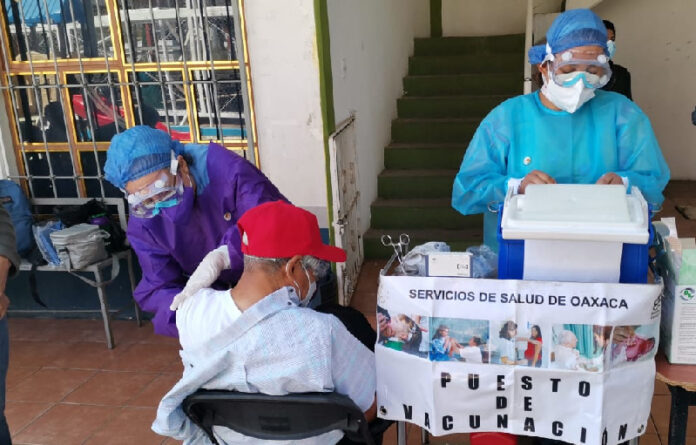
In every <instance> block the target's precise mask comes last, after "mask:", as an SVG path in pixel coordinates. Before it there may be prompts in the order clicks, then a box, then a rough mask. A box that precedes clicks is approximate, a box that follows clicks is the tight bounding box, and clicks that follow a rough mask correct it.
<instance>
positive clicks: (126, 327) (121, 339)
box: [111, 320, 176, 344]
mask: <svg viewBox="0 0 696 445" xmlns="http://www.w3.org/2000/svg"><path fill="white" fill-rule="evenodd" d="M111 329H112V331H113V333H114V341H116V342H117V343H121V344H130V343H139V342H153V343H156V342H158V340H153V337H164V336H162V335H157V334H155V332H154V330H153V328H152V323H151V322H150V321H148V320H143V324H142V326H140V327H138V324H137V323H136V322H135V320H116V322H114V323H112V325H111ZM164 339H165V341H167V340H169V339H170V337H164ZM174 341H175V342H176V340H174Z"/></svg>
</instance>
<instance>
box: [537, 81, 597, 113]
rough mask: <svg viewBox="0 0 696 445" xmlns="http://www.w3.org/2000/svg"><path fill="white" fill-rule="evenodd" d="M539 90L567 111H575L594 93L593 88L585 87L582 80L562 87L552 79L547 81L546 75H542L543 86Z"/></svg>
mask: <svg viewBox="0 0 696 445" xmlns="http://www.w3.org/2000/svg"><path fill="white" fill-rule="evenodd" d="M541 92H542V93H544V96H546V98H547V99H548V100H550V101H551V103H552V104H554V105H555V106H557V107H558V108H560V109H561V110H564V111H567V112H568V113H575V111H576V110H577V109H578V108H580V107H581V106H582V105H583V104H584V103H585V102H587V101H588V100H590V99H592V98H593V97H594V94H595V93H594V88H587V87H586V86H585V83H584V82H575V83H574V84H573V85H571V86H569V87H562V86H559V85H558V84H557V83H556V82H554V81H549V80H548V79H547V78H546V77H544V86H543V87H541Z"/></svg>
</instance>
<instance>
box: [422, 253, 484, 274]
mask: <svg viewBox="0 0 696 445" xmlns="http://www.w3.org/2000/svg"><path fill="white" fill-rule="evenodd" d="M471 256H472V255H471V254H470V253H469V252H437V253H431V254H429V255H428V261H427V262H426V269H425V273H426V275H427V276H429V277H463V278H470V277H471Z"/></svg>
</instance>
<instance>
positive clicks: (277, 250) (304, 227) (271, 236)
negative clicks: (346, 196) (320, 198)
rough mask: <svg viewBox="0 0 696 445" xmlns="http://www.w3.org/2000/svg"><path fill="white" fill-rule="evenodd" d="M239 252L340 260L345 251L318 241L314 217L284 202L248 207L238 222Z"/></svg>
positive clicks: (278, 256) (317, 230) (276, 256)
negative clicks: (240, 247) (240, 246)
mask: <svg viewBox="0 0 696 445" xmlns="http://www.w3.org/2000/svg"><path fill="white" fill-rule="evenodd" d="M237 227H238V228H239V235H240V236H241V238H242V253H244V254H247V255H253V256H258V257H262V258H290V257H292V256H295V255H311V256H313V257H316V258H319V259H322V260H325V261H331V262H334V263H342V262H344V261H345V260H346V252H345V251H344V250H343V249H341V248H339V247H334V246H329V245H326V244H324V243H323V242H322V241H321V235H320V234H319V224H318V223H317V217H316V216H314V215H313V214H312V213H310V212H308V211H306V210H304V209H301V208H299V207H295V206H294V205H292V204H288V203H286V202H283V201H273V202H266V203H263V204H261V205H258V206H256V207H254V208H253V209H250V210H248V211H247V212H246V213H244V215H242V217H241V218H239V221H237Z"/></svg>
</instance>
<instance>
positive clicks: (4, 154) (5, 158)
mask: <svg viewBox="0 0 696 445" xmlns="http://www.w3.org/2000/svg"><path fill="white" fill-rule="evenodd" d="M5 110H6V108H5V95H4V94H0V179H7V177H8V176H17V175H19V170H18V169H17V160H16V156H15V152H14V144H13V142H12V133H11V132H10V117H9V116H8V114H7V113H6V112H5Z"/></svg>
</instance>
